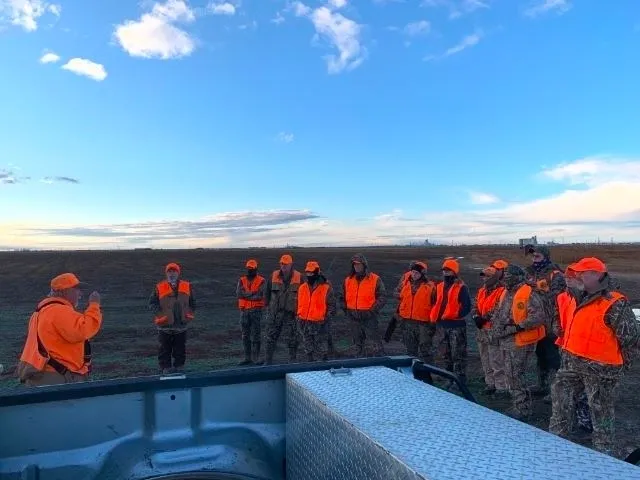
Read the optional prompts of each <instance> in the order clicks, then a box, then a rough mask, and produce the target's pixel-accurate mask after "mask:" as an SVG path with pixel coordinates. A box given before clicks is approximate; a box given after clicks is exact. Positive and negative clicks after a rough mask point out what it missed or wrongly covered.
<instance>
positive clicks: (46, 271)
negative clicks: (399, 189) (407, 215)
mask: <svg viewBox="0 0 640 480" xmlns="http://www.w3.org/2000/svg"><path fill="white" fill-rule="evenodd" d="M358 251H360V252H361V253H364V254H365V256H366V257H367V259H368V261H369V264H370V267H371V269H372V271H374V272H376V273H378V274H379V275H380V276H381V277H382V279H383V281H384V283H385V285H386V287H387V291H388V292H389V294H391V293H392V290H393V288H394V287H395V286H396V284H397V282H398V280H399V278H400V276H401V275H402V273H403V272H404V270H405V269H406V268H407V265H408V263H409V262H410V261H411V260H413V259H420V260H426V261H427V263H428V265H429V270H430V276H437V275H438V274H439V267H440V265H441V262H442V259H443V258H444V257H447V256H456V257H462V258H461V259H460V262H461V266H462V272H461V276H462V278H463V279H464V280H465V281H466V282H467V284H468V285H469V286H470V288H471V291H472V294H475V291H476V289H477V287H478V285H479V280H480V278H479V275H478V274H479V270H480V269H481V268H482V267H483V266H485V265H487V264H488V263H490V262H491V261H493V260H495V259H498V258H504V259H506V260H509V261H510V262H513V263H517V264H520V265H524V264H525V263H526V262H527V260H526V259H525V258H524V256H523V254H522V251H521V250H519V249H518V248H516V247H491V246H485V247H393V248H391V247H379V248H364V249H360V250H358V249H350V248H315V249H299V248H296V249H291V250H289V251H288V252H287V253H292V254H293V256H294V260H295V264H296V268H299V269H302V268H303V266H304V262H305V261H307V260H309V259H314V260H318V261H319V262H320V264H321V266H322V268H323V270H324V271H325V273H326V274H327V276H328V277H329V279H330V280H331V281H332V283H333V284H334V285H340V283H341V281H342V279H343V278H344V275H345V274H346V273H347V271H348V268H349V259H350V257H351V255H352V254H354V253H357V252H358ZM639 252H640V250H639V248H638V247H637V246H630V245H575V246H556V247H554V248H553V250H552V256H553V259H554V261H556V262H557V263H559V264H560V265H561V266H562V267H563V268H564V267H565V266H566V265H567V264H568V263H570V262H573V261H576V260H578V259H579V258H581V257H584V256H597V257H599V258H601V259H603V260H604V261H605V262H607V264H608V265H609V269H610V271H611V273H612V275H613V276H615V277H616V278H617V279H618V280H619V281H620V283H621V285H622V289H623V291H624V292H625V293H626V294H627V295H628V296H629V298H630V299H631V300H632V301H633V302H634V303H636V304H638V303H640V255H639ZM282 253H285V252H284V251H281V250H271V249H254V250H240V249H228V250H183V251H175V250H173V251H162V250H133V251H110V252H91V251H81V252H0V265H1V270H2V277H3V278H2V288H1V289H0V326H1V327H2V331H3V336H2V339H1V340H0V363H1V364H3V365H4V373H3V374H2V375H1V376H0V394H2V391H5V392H6V391H7V390H13V389H15V388H22V387H20V385H19V384H18V382H17V381H16V380H15V377H14V370H15V364H16V361H17V359H18V357H19V356H20V352H21V349H22V344H23V342H24V337H25V333H26V325H27V322H28V319H29V316H30V314H31V312H32V310H33V308H34V306H35V305H36V304H37V303H38V301H40V300H41V299H42V297H44V296H45V295H46V294H47V293H48V290H49V287H48V284H49V280H50V279H51V278H52V277H54V276H55V275H57V274H59V273H62V272H65V271H73V272H75V273H76V274H78V275H79V276H80V278H81V279H82V280H83V281H86V282H89V283H90V284H91V285H92V287H94V288H95V289H97V290H98V291H99V292H100V293H101V295H102V304H103V311H104V324H103V328H102V330H101V332H100V333H99V334H98V335H97V336H96V338H95V339H94V341H93V353H94V375H93V377H94V378H96V379H103V378H118V377H131V376H144V375H154V374H156V373H157V358H156V355H157V340H156V330H155V327H154V325H153V322H152V318H151V315H150V313H149V311H148V310H147V301H148V297H149V295H150V294H151V292H152V290H153V287H154V285H155V283H156V282H157V281H158V280H160V279H162V277H163V273H164V265H165V264H166V263H168V262H172V261H175V262H178V263H180V264H181V265H182V267H183V277H184V278H185V279H187V280H190V281H191V282H192V284H193V288H194V294H195V296H196V301H197V305H198V309H197V314H196V320H195V321H194V323H193V324H192V328H191V330H190V331H189V332H188V340H187V372H196V371H198V372H201V371H207V370H212V369H219V368H228V367H232V366H234V365H236V364H237V362H238V361H240V360H241V356H242V348H241V343H240V327H239V314H238V311H237V306H236V305H237V301H236V298H235V286H236V282H237V279H238V276H239V275H241V274H242V273H243V271H244V262H245V261H246V259H248V258H250V257H252V258H256V259H257V260H258V261H259V263H260V268H261V273H262V274H263V275H265V276H266V275H268V274H269V273H270V272H271V271H272V270H273V269H275V268H277V264H278V263H277V262H278V259H279V257H280V255H281V254H282ZM395 306H396V304H395V301H393V300H392V299H390V300H389V301H388V303H387V305H386V306H385V308H384V311H383V315H382V319H381V328H382V329H384V328H385V327H386V324H387V321H388V319H389V318H390V317H391V314H392V312H393V310H394V308H395ZM468 328H469V362H468V365H469V366H468V380H469V386H470V388H471V390H472V392H473V393H474V395H475V396H476V398H477V400H478V401H479V402H480V403H481V404H483V405H485V406H487V407H488V408H492V409H495V410H498V411H501V412H504V411H506V410H507V409H508V408H509V407H510V403H509V401H508V400H502V401H500V400H496V399H493V398H491V397H487V396H484V395H483V394H482V389H483V388H484V383H483V379H482V372H481V366H480V359H479V356H478V353H477V347H476V344H475V325H469V327H468ZM333 329H334V339H335V342H336V346H337V348H338V350H339V352H338V355H339V356H345V355H346V352H347V350H348V348H349V346H350V343H351V342H350V337H349V333H348V328H347V325H346V322H345V321H344V316H338V317H337V318H336V319H335V320H334V322H333ZM398 330H399V329H398ZM263 332H264V329H263ZM385 348H386V350H387V353H389V354H403V353H405V351H404V348H403V345H402V343H401V342H400V336H399V332H398V331H396V333H395V335H394V338H393V339H392V341H391V342H390V343H389V344H386V345H385ZM276 361H282V362H284V361H286V360H285V348H283V347H282V346H281V345H279V346H278V351H277V353H276ZM535 378H536V374H535V370H534V366H533V365H532V366H531V371H530V372H529V375H528V379H529V381H530V382H531V383H533V382H534V379H535ZM639 387H640V367H639V366H638V365H636V366H635V367H634V368H633V369H632V370H631V371H630V372H629V373H628V374H627V375H626V377H625V378H624V380H623V382H622V384H621V385H620V388H619V399H618V402H617V404H616V414H617V419H616V429H617V440H618V442H619V450H620V456H623V455H626V454H627V453H628V452H630V451H631V450H633V449H634V448H637V447H640V408H638V407H637V405H638V399H639V398H638V393H637V392H638V391H639ZM550 414H551V407H550V405H545V404H544V403H542V401H541V400H536V401H535V415H534V416H533V418H532V420H531V421H530V423H531V424H532V425H535V426H537V427H539V428H541V429H546V428H547V426H548V421H549V417H550ZM574 440H575V441H577V442H579V443H583V444H586V445H588V444H589V441H590V439H589V436H588V435H579V436H577V437H575V438H574Z"/></svg>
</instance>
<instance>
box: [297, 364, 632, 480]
mask: <svg viewBox="0 0 640 480" xmlns="http://www.w3.org/2000/svg"><path fill="white" fill-rule="evenodd" d="M286 398H287V407H286V408H287V427H286V428H287V446H286V449H287V478H288V479H296V480H297V479H310V480H321V479H323V480H324V479H327V480H329V479H331V480H338V479H349V480H351V479H353V480H360V479H362V480H364V479H367V480H369V479H385V480H388V479H402V480H404V479H412V480H413V479H428V480H445V479H446V480H449V479H451V480H453V479H456V480H461V479H505V480H507V479H508V480H511V479H514V480H515V479H526V480H533V479H541V480H542V479H544V480H549V479H580V480H590V479H593V480H602V479H606V478H615V479H616V480H621V479H625V480H626V479H629V480H631V479H640V469H639V468H638V467H635V466H633V465H631V464H628V463H624V462H622V461H620V460H617V459H614V458H612V457H609V456H607V455H603V454H600V453H598V452H596V451H594V450H591V449H588V448H585V447H582V446H580V445H577V444H574V443H572V442H569V441H567V440H564V439H561V438H559V437H556V436H555V435H552V434H550V433H548V432H545V431H542V430H540V429H537V428H535V427H532V426H529V425H527V424H525V423H522V422H519V421H516V420H513V419H511V418H509V417H506V416H504V415H502V414H500V413H498V412H494V411H492V410H490V409H488V408H485V407H482V406H480V405H476V404H473V403H471V402H468V401H466V400H464V399H463V398H460V397H458V396H456V395H453V394H451V393H448V392H445V391H443V390H440V389H438V388H435V387H431V386H429V385H426V384H424V383H421V382H419V381H417V380H414V379H413V378H411V377H409V376H407V375H404V374H402V373H400V372H397V371H393V370H391V369H388V368H384V367H371V368H362V369H355V370H351V375H332V374H330V373H329V372H328V371H319V372H304V373H294V374H289V375H287V393H286ZM385 452H387V453H386V454H385Z"/></svg>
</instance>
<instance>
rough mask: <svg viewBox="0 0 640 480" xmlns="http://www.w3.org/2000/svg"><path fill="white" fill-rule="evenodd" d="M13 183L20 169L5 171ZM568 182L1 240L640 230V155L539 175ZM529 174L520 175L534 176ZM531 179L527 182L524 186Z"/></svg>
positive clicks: (467, 238)
mask: <svg viewBox="0 0 640 480" xmlns="http://www.w3.org/2000/svg"><path fill="white" fill-rule="evenodd" d="M3 175H4V178H6V179H8V180H7V183H9V182H12V181H13V179H14V178H15V173H13V172H10V171H5V172H2V170H0V179H2V178H3ZM537 176H538V177H539V178H540V179H543V180H545V181H548V182H561V184H560V187H561V188H563V185H566V187H565V188H567V189H566V190H564V191H560V192H559V193H557V194H555V195H551V196H547V197H541V198H537V199H534V200H531V201H527V202H519V203H511V204H508V203H507V204H505V205H504V206H500V207H496V205H494V204H491V205H490V204H487V205H485V206H484V207H482V206H474V207H473V208H471V207H470V208H469V209H461V210H457V211H428V212H425V213H423V214H421V215H416V216H414V217H412V218H407V216H406V215H404V213H403V211H402V210H401V209H390V211H387V212H382V213H381V214H379V215H376V216H373V217H371V218H368V219H354V218H351V219H345V220H336V219H332V218H323V217H320V215H322V213H323V212H317V213H312V212H310V211H309V210H287V211H267V212H229V213H219V214H215V215H212V216H209V217H207V218H204V219H180V220H167V221H161V222H144V223H140V224H133V223H129V224H115V223H114V224H108V225H93V226H92V225H89V226H86V225H67V226H60V225H54V224H51V225H48V226H42V225H38V226H37V227H36V226H34V225H27V224H21V225H16V224H8V223H4V224H3V223H0V245H7V246H16V247H21V248H27V247H28V248H45V247H54V248H60V247H64V248H78V247H101V248H105V247H110V246H111V247H112V246H116V245H120V246H122V245H130V246H132V247H133V246H153V247H196V246H221V247H222V246H237V247H246V246H265V247H269V246H282V245H285V244H295V245H300V246H314V245H324V246H330V245H356V244H359V245H391V244H406V243H408V242H410V241H418V242H420V241H424V239H427V238H428V239H429V240H430V241H433V242H442V243H450V242H454V243H488V242H515V241H517V239H518V238H520V237H525V236H530V235H532V234H537V235H538V239H539V240H540V241H547V240H551V239H555V240H562V239H564V241H567V242H569V241H585V240H587V241H593V240H595V239H596V238H597V237H601V238H603V239H604V238H606V239H609V238H610V237H614V239H615V240H618V241H637V240H638V239H640V158H615V157H590V158H586V159H578V160H576V161H573V162H569V163H566V164H560V165H555V166H552V167H549V168H546V169H544V170H543V171H542V172H540V174H537ZM527 180H532V179H526V178H522V179H521V181H523V182H527ZM525 186H526V185H525Z"/></svg>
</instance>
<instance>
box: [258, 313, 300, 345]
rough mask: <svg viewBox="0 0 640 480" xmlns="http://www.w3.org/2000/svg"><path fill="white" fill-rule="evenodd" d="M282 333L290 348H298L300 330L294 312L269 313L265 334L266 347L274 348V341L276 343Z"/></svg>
mask: <svg viewBox="0 0 640 480" xmlns="http://www.w3.org/2000/svg"><path fill="white" fill-rule="evenodd" d="M282 333H284V341H285V343H286V344H287V346H288V347H289V348H290V349H295V348H298V345H299V343H300V332H299V330H298V325H297V319H296V316H295V314H294V313H291V312H277V313H275V314H273V315H271V314H270V315H269V317H268V320H267V332H266V335H265V342H266V344H267V349H271V348H273V349H275V346H276V343H278V339H279V338H280V335H281V334H282Z"/></svg>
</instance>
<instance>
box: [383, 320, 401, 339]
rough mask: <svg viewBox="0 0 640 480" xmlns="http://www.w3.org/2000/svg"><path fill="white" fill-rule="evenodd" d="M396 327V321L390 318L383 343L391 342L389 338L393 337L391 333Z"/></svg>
mask: <svg viewBox="0 0 640 480" xmlns="http://www.w3.org/2000/svg"><path fill="white" fill-rule="evenodd" d="M397 325H398V319H397V317H396V316H395V315H394V316H393V317H391V320H390V321H389V325H387V330H386V331H385V332H384V341H385V342H386V343H389V341H390V340H391V337H392V336H393V332H394V331H395V329H396V326H397Z"/></svg>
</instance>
